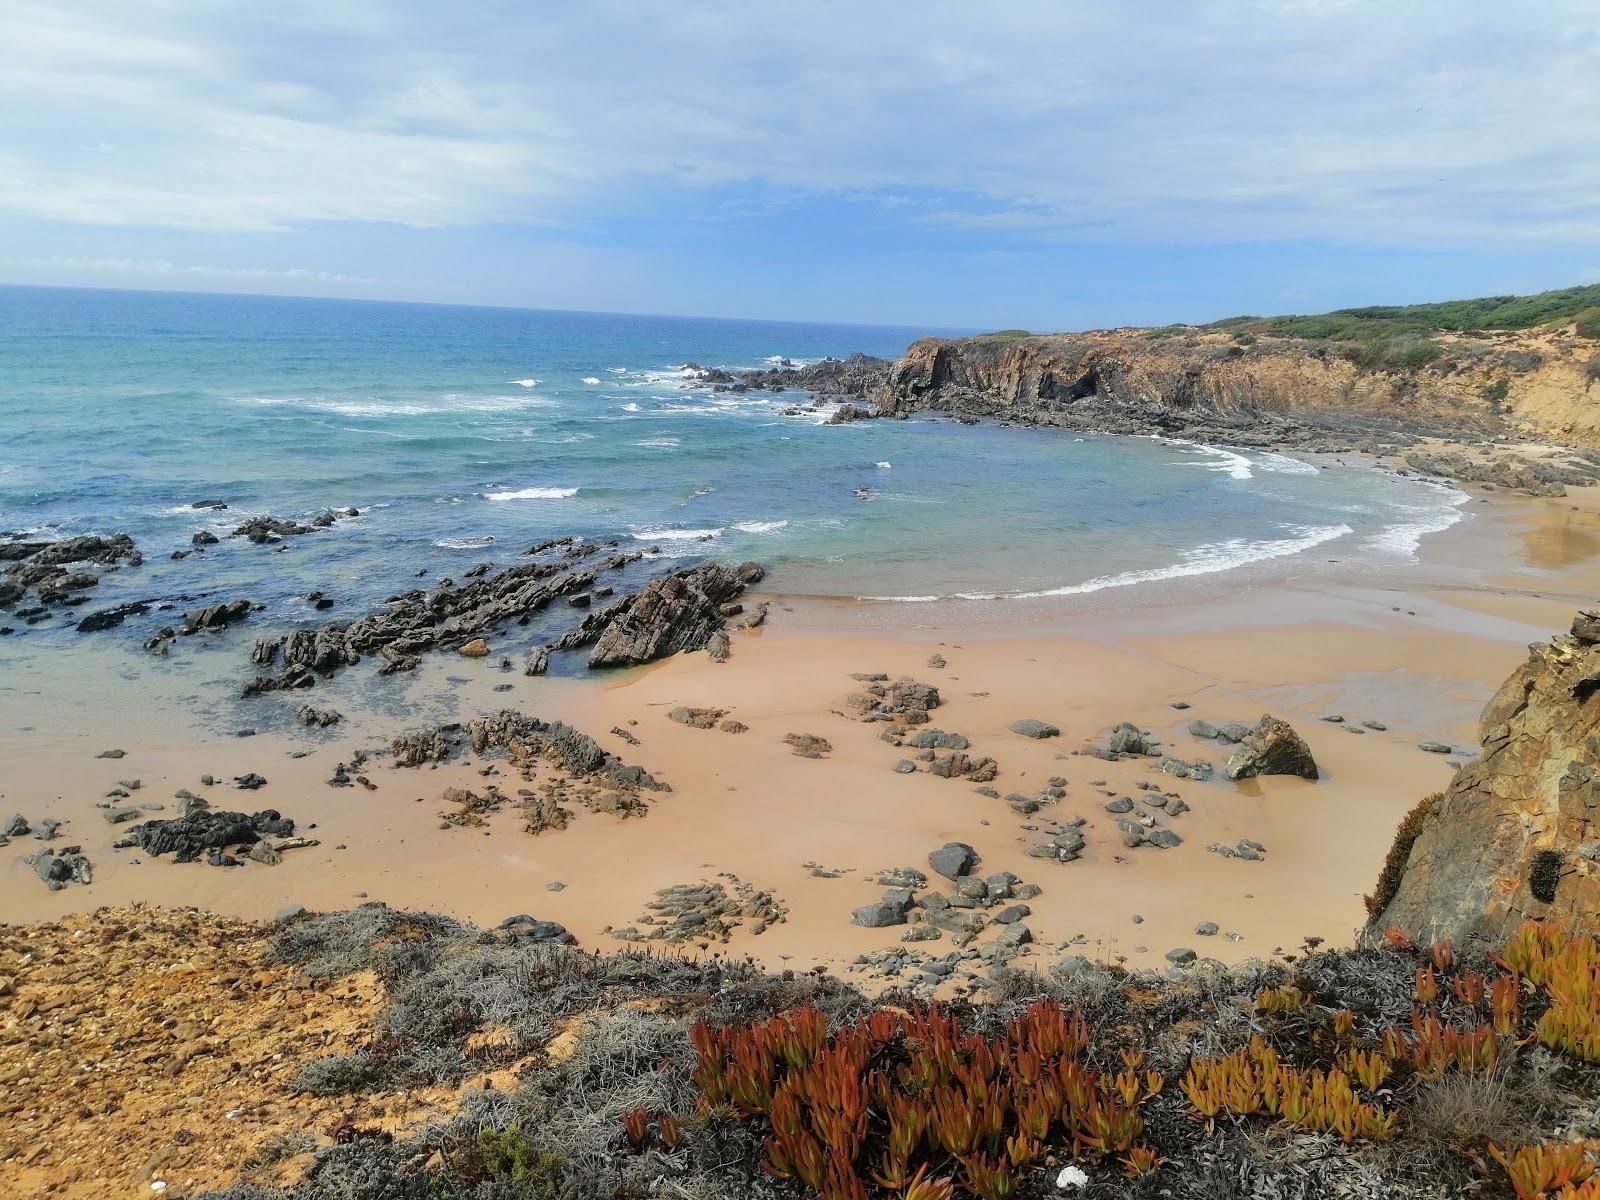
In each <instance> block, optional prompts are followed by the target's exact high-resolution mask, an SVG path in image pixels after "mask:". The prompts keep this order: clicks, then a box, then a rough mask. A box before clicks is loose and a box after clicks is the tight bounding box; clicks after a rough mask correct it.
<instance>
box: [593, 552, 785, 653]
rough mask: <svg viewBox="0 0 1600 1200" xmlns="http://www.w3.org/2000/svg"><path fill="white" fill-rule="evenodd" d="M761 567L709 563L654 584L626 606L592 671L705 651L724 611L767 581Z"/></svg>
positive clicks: (608, 629) (600, 640)
mask: <svg viewBox="0 0 1600 1200" xmlns="http://www.w3.org/2000/svg"><path fill="white" fill-rule="evenodd" d="M763 574H764V572H763V571H762V569H761V567H760V565H758V564H757V563H750V562H747V563H741V564H739V566H737V567H733V568H729V567H726V566H724V565H723V564H722V563H718V562H709V563H704V564H702V565H701V566H698V567H695V568H692V569H691V570H688V571H680V572H676V573H674V574H672V575H668V576H665V577H663V578H661V579H653V580H651V581H650V584H649V586H648V587H646V588H645V589H644V590H643V591H642V592H640V593H639V594H638V595H636V596H633V597H632V598H630V599H628V600H627V601H625V602H623V603H622V604H620V605H616V606H613V609H614V613H615V615H613V616H612V617H611V618H610V620H608V621H607V622H606V625H605V628H604V630H603V631H602V632H601V633H600V635H599V636H598V637H597V638H596V639H595V643H594V648H593V649H592V650H590V652H589V665H590V666H591V667H626V666H635V665H637V664H639V663H647V662H654V661H655V660H656V659H658V658H666V657H667V656H668V655H672V654H677V653H680V652H681V651H684V650H699V649H702V648H704V647H705V646H706V645H707V643H709V642H710V641H711V639H712V637H713V636H714V635H716V634H718V633H720V632H722V630H723V625H724V622H725V621H726V618H725V617H724V616H723V615H722V612H721V606H722V605H724V604H726V603H727V602H728V601H730V600H732V599H733V598H734V597H735V596H738V595H740V594H741V593H743V592H744V590H745V589H746V588H747V587H749V586H750V585H752V584H755V583H759V582H760V581H761V578H762V576H763Z"/></svg>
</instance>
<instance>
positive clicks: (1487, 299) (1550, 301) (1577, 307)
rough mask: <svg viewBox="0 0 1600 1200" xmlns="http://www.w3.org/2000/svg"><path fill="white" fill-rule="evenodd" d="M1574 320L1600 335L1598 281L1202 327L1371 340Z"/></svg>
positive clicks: (1229, 321) (1237, 319) (1586, 334)
mask: <svg viewBox="0 0 1600 1200" xmlns="http://www.w3.org/2000/svg"><path fill="white" fill-rule="evenodd" d="M1574 322H1575V323H1577V325H1578V326H1579V328H1578V333H1579V335H1580V336H1582V337H1595V336H1600V283H1597V284H1588V285H1586V286H1583V287H1570V288H1558V289H1555V290H1553V291H1548V292H1537V293H1534V294H1533V295H1530V296H1482V297H1479V298H1477V299H1474V300H1446V301H1442V302H1440V303H1436V304H1398V305H1397V304H1374V305H1367V306H1365V307H1361V308H1341V309H1335V310H1334V311H1333V312H1327V313H1318V314H1315V315H1310V316H1282V317H1253V316H1242V317H1228V318H1226V319H1224V320H1221V321H1214V322H1212V323H1211V324H1209V325H1204V326H1200V328H1203V329H1216V330H1224V331H1232V330H1246V331H1248V332H1250V333H1254V334H1271V335H1273V336H1276V337H1300V338H1320V339H1327V340H1329V341H1335V342H1371V341H1374V340H1376V339H1379V338H1391V339H1392V338H1396V337H1402V336H1407V335H1409V336H1418V335H1426V334H1434V333H1446V332H1453V333H1471V332H1479V331H1483V330H1492V329H1505V330H1514V329H1535V328H1538V327H1539V326H1545V325H1560V324H1568V323H1574Z"/></svg>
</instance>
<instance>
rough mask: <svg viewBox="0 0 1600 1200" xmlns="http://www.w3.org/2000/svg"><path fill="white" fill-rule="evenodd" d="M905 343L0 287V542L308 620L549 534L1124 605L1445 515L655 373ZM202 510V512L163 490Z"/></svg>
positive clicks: (1017, 432) (1436, 521)
mask: <svg viewBox="0 0 1600 1200" xmlns="http://www.w3.org/2000/svg"><path fill="white" fill-rule="evenodd" d="M927 332H930V331H928V330H921V329H894V328H882V327H860V326H827V325H805V324H786V323H773V322H745V321H726V320H691V319H681V318H664V317H641V316H619V315H601V314H590V313H565V312H538V311H523V310H508V309H481V308H457V307H443V306H426V305H399V304H375V303H364V302H346V301H327V300H295V299H277V298H265V297H235V296H198V295H182V294H151V293H130V292H101V291H76V290H54V289H32V288H0V530H5V529H13V530H16V529H30V530H32V529H43V530H50V531H54V532H59V533H78V532H113V531H120V530H126V531H127V532H129V533H131V534H133V535H134V537H135V538H136V539H137V540H138V542H139V544H140V546H141V548H142V549H143V550H144V552H145V556H146V563H145V565H144V566H143V567H142V568H140V569H138V570H134V571H123V572H120V573H116V574H114V575H111V576H108V577H107V579H106V582H105V583H104V584H103V585H102V587H101V588H100V589H98V591H97V593H96V595H95V597H94V600H93V601H92V603H91V604H90V606H89V607H90V608H99V607H105V606H107V605H109V604H111V603H115V602H118V601H120V600H124V599H131V598H135V597H138V598H152V597H154V598H163V597H179V596H182V597H192V596H196V595H202V594H204V595H217V596H222V595H226V596H249V597H250V598H252V599H255V600H258V601H262V602H265V603H267V604H268V605H269V610H268V612H267V613H265V614H263V616H262V619H261V622H260V624H261V625H262V626H271V625H273V624H274V623H276V624H279V625H289V624H304V623H309V621H310V620H312V619H313V618H312V617H310V616H308V613H307V609H306V605H305V604H304V602H303V599H302V597H303V596H304V594H305V593H306V592H307V591H310V590H313V589H320V590H324V591H327V592H329V593H330V594H332V595H335V596H337V597H338V599H339V605H338V608H337V609H336V611H335V612H333V613H330V614H329V616H330V617H333V616H338V617H344V618H348V617H349V616H352V615H354V613H355V611H357V609H358V606H360V605H367V604H372V603H376V602H377V601H379V600H381V598H382V597H384V596H386V595H388V594H390V593H392V592H394V591H397V590H400V589H401V588H403V587H406V586H411V584H410V580H411V579H412V577H413V576H415V575H417V574H418V573H425V574H427V575H429V576H441V575H452V574H453V575H459V573H460V572H461V571H463V570H465V569H466V568H468V567H470V566H472V565H473V564H475V563H478V562H483V561H491V562H498V563H509V562H511V561H514V560H515V557H516V553H517V551H518V550H520V549H522V548H523V547H524V546H526V545H527V544H528V543H530V542H532V541H535V540H538V539H540V538H544V537H548V536H553V535H559V534H568V533H576V534H582V535H585V536H589V537H596V538H609V537H616V538H621V539H622V540H623V541H625V542H627V543H629V544H630V545H632V546H635V547H637V548H641V549H643V548H649V547H655V548H658V549H659V551H660V555H659V557H655V558H652V559H651V560H649V561H648V562H647V563H646V564H644V567H643V569H647V570H659V569H661V565H662V563H661V560H662V559H689V558H693V557H698V556H703V555H707V554H715V555H717V556H721V557H726V558H730V559H744V558H754V559H758V560H760V561H761V562H763V563H765V564H767V565H768V567H769V568H770V569H771V580H770V582H771V585H772V586H773V587H774V588H775V589H778V590H783V591H788V592H793V593H806V594H818V595H830V596H865V597H878V598H892V601H893V602H905V603H911V602H915V601H919V600H925V599H929V598H936V597H950V596H977V597H987V596H995V595H1010V596H1034V595H1047V596H1061V597H1064V598H1069V597H1080V598H1085V602H1090V601H1093V602H1098V603H1104V604H1107V605H1111V604H1116V605H1120V604H1124V603H1129V602H1133V601H1135V600H1136V599H1137V598H1138V597H1140V596H1147V595H1149V594H1150V593H1151V591H1152V589H1163V588H1165V589H1171V588H1175V587H1179V586H1182V581H1185V580H1194V579H1200V578H1212V577H1220V576H1227V575H1229V574H1230V573H1238V572H1250V571H1253V570H1257V571H1258V570H1263V569H1266V568H1268V567H1269V566H1270V567H1275V568H1277V569H1283V568H1288V567H1297V566H1309V565H1310V564H1312V563H1317V562H1323V561H1325V560H1326V559H1327V558H1329V557H1339V558H1341V559H1343V560H1345V561H1350V560H1353V559H1359V558H1362V557H1367V558H1370V559H1371V560H1372V561H1373V562H1374V563H1404V562H1406V561H1408V560H1409V559H1411V558H1412V557H1413V556H1414V555H1415V552H1416V549H1417V546H1418V544H1419V541H1420V539H1421V538H1422V537H1423V536H1425V535H1426V534H1427V533H1428V532H1429V531H1432V530H1437V529H1442V528H1444V527H1446V526H1447V525H1448V524H1450V523H1451V522H1452V521H1454V520H1455V519H1456V516H1457V513H1456V507H1455V506H1456V505H1457V504H1458V503H1459V501H1460V499H1461V497H1460V496H1459V494H1457V493H1453V492H1449V491H1447V490H1445V489H1440V488H1435V487H1431V486H1429V485H1424V484H1420V483H1417V482H1414V481H1410V480H1404V479H1399V478H1394V477H1390V476H1386V475H1383V474H1381V473H1378V472H1374V471H1371V470H1364V469H1356V468H1343V467H1340V466H1337V465H1321V466H1319V465H1314V464H1308V463H1305V462H1301V461H1299V460H1297V459H1294V458H1291V457H1286V456H1282V455H1273V454H1264V453H1260V452H1255V451H1249V452H1233V451H1229V450H1225V449H1218V448H1207V447H1198V446H1190V445H1182V444H1173V443H1169V442H1162V441H1157V440H1154V439H1139V438H1113V437H1092V436H1091V437H1080V436H1077V435H1073V434H1070V433H1063V432H1060V431H1048V430H1025V429H1012V428H1006V427H1002V426H998V425H980V426H970V427H969V426H959V425H956V424H953V423H951V422H948V421H943V420H938V419H932V418H930V419H923V420H912V421H904V422H898V421H874V422H862V423H856V424H851V425H844V426H827V425H824V424H822V417H823V414H813V413H808V414H803V415H798V416H792V415H784V413H783V411H782V410H783V409H784V408H786V407H788V406H790V405H792V404H794V403H796V402H797V401H799V400H800V399H801V397H800V396H798V395H785V396H769V395H759V396H730V395H715V394H713V393H710V392H709V391H706V390H703V389H697V388H695V387H693V386H691V385H690V383H689V381H688V380H687V379H686V378H685V375H684V372H683V371H682V370H681V366H682V364H683V363H685V362H687V361H697V362H701V363H707V364H717V365H722V366H761V365H765V364H766V362H767V360H769V359H773V358H778V357H787V358H790V359H793V360H797V361H810V360H814V359H816V358H819V357H822V356H824V355H828V354H834V355H843V354H847V353H849V352H851V351H854V350H862V351H866V352H868V353H872V354H879V355H885V356H894V355H897V354H899V353H900V352H901V351H902V350H903V349H904V347H905V346H906V344H907V343H908V342H910V341H911V340H912V339H913V338H915V337H917V336H920V335H922V334H924V333H927ZM210 498H219V499H223V500H225V501H227V503H228V505H229V506H230V507H229V510H228V511H227V512H224V513H217V514H210V513H197V512H195V511H193V510H192V509H191V508H190V507H189V506H190V505H191V503H192V502H193V501H195V500H201V499H210ZM352 505H353V506H356V507H358V508H360V509H361V512H362V515H361V516H360V517H359V518H358V519H355V520H351V521H346V522H341V523H340V524H339V525H338V526H337V527H336V528H335V529H333V530H331V531H325V532H322V533H318V534H315V535H311V536H307V537H302V538H290V539H287V540H286V542H285V545H286V546H287V547H288V549H287V550H285V551H283V552H281V553H280V552H278V550H277V548H276V547H258V546H252V545H249V544H247V543H245V542H243V541H242V540H234V541H228V540H227V539H225V538H224V540H223V542H222V544H221V545H219V546H217V547H214V548H213V549H211V550H210V551H208V552H207V553H205V554H203V555H196V556H193V557H191V558H187V559H184V560H182V561H171V560H169V559H168V557H167V556H168V555H169V554H170V552H171V551H173V550H177V549H182V548H187V547H188V545H189V542H190V538H191V535H192V534H193V533H194V532H196V531H197V530H199V529H206V528H209V529H211V530H213V531H215V532H217V533H218V534H219V535H221V534H223V533H225V532H226V530H228V529H230V528H232V527H233V526H234V525H235V524H237V523H238V522H239V521H240V520H242V519H243V518H244V517H246V516H249V515H252V514H258V513H271V514H273V515H275V516H281V517H300V518H305V517H309V516H310V515H312V514H314V513H316V512H318V511H320V510H322V509H324V508H328V507H342V506H352ZM885 602H886V603H888V602H891V601H889V600H886V601H885ZM155 619H156V618H155V617H154V616H152V618H151V620H152V621H154V620H155ZM12 623H13V624H15V622H12ZM128 628H129V629H130V630H134V631H135V632H137V631H138V628H139V627H137V626H136V625H135V624H130V626H129V627H128ZM22 632H23V634H24V635H25V637H26V639H27V640H29V641H37V639H39V638H49V637H50V636H52V631H51V629H50V628H49V626H42V627H39V628H36V629H30V630H26V631H22ZM102 636H113V637H114V636H119V635H116V634H110V635H102ZM23 640H24V637H20V636H19V637H15V638H12V639H8V642H10V643H11V647H12V651H13V652H15V648H16V645H17V643H19V642H21V641H23ZM3 653H6V649H5V648H4V647H3V646H0V654H3Z"/></svg>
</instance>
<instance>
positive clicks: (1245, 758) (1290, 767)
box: [1222, 713, 1318, 779]
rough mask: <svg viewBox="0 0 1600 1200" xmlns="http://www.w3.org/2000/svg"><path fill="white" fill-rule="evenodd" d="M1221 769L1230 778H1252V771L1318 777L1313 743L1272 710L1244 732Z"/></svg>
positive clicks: (1258, 773)
mask: <svg viewBox="0 0 1600 1200" xmlns="http://www.w3.org/2000/svg"><path fill="white" fill-rule="evenodd" d="M1222 773H1223V774H1224V775H1226V776H1227V777H1228V778H1229V779H1249V778H1250V777H1251V776H1253V775H1298V776H1299V777H1300V778H1301V779H1315V778H1317V775H1318V772H1317V760H1316V759H1314V758H1313V757H1312V756H1311V747H1310V746H1308V745H1306V741H1305V739H1304V738H1303V737H1301V736H1300V735H1299V734H1298V733H1296V732H1295V730H1294V727H1293V726H1292V725H1290V724H1289V723H1288V722H1287V721H1280V720H1279V719H1278V718H1277V717H1274V716H1272V715H1271V714H1270V713H1268V714H1266V715H1264V716H1263V717H1262V718H1261V720H1260V721H1258V722H1257V723H1256V727H1255V728H1254V729H1252V730H1251V731H1250V732H1249V733H1247V734H1246V735H1245V738H1244V741H1242V742H1240V743H1239V748H1238V749H1237V750H1235V751H1234V752H1233V754H1232V755H1231V756H1230V757H1229V758H1228V762H1227V765H1226V766H1224V767H1223V768H1222Z"/></svg>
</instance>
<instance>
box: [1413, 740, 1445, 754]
mask: <svg viewBox="0 0 1600 1200" xmlns="http://www.w3.org/2000/svg"><path fill="white" fill-rule="evenodd" d="M1417 749H1418V750H1425V751H1427V752H1428V753H1429V754H1450V753H1452V751H1451V748H1450V745H1449V743H1448V742H1418V743H1417Z"/></svg>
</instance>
